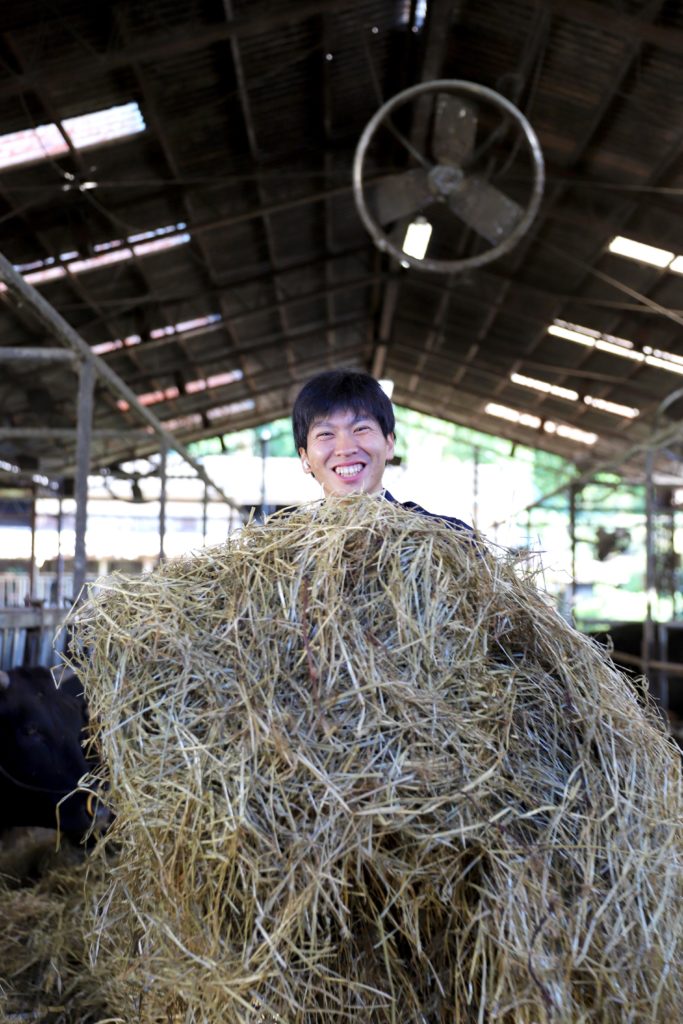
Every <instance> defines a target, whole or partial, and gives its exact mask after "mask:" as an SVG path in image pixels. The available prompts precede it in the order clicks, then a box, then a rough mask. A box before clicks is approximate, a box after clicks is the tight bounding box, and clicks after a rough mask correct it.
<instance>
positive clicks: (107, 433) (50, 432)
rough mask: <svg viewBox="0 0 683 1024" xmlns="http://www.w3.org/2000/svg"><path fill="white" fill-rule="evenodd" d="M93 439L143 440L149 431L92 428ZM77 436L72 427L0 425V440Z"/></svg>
mask: <svg viewBox="0 0 683 1024" xmlns="http://www.w3.org/2000/svg"><path fill="white" fill-rule="evenodd" d="M90 434H91V437H92V438H93V439H95V438H97V439H99V438H102V439H107V438H111V439H112V440H116V439H118V438H121V437H130V438H132V439H133V440H141V441H142V440H144V439H145V438H146V437H149V436H150V435H149V432H148V431H144V430H92V431H91V432H90ZM77 436H78V431H77V430H76V429H74V428H72V427H0V441H11V440H12V439H13V438H17V439H19V440H21V439H23V440H32V439H34V440H40V439H41V438H45V440H48V441H49V440H50V438H54V439H55V440H56V441H75V440H76V438H77Z"/></svg>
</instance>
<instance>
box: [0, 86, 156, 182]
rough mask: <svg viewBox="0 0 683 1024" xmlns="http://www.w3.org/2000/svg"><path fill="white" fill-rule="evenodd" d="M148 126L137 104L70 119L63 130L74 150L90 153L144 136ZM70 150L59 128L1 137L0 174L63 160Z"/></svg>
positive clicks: (53, 126) (45, 126)
mask: <svg viewBox="0 0 683 1024" xmlns="http://www.w3.org/2000/svg"><path fill="white" fill-rule="evenodd" d="M146 127H147V126H146V125H145V121H144V118H143V116H142V112H141V111H140V107H139V106H138V104H137V103H133V102H131V103H124V104H121V105H120V106H116V107H108V108H107V109H105V110H94V111H92V112H91V113H89V114H79V115H78V116H77V117H67V118H65V119H64V120H63V121H62V128H63V130H64V132H65V133H66V135H67V136H68V138H69V139H70V140H71V143H72V145H73V147H74V148H75V149H87V148H89V147H90V146H98V145H99V144H100V143H102V142H115V141H116V140H117V139H123V138H127V137H128V136H131V135H137V134H138V133H139V132H143V131H144V130H145V128H146ZM68 150H69V146H68V144H67V141H66V139H65V138H64V136H63V135H62V132H60V130H59V128H58V126H57V125H56V124H41V125H38V126H37V127H36V128H25V129H23V130H22V131H19V132H10V133H9V134H7V135H0V170H2V169H3V168H6V167H17V166H20V165H21V164H29V163H36V162H38V161H40V160H48V159H49V158H50V157H55V156H63V155H64V153H67V152H68Z"/></svg>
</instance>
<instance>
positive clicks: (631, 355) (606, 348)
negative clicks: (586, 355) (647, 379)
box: [595, 338, 645, 363]
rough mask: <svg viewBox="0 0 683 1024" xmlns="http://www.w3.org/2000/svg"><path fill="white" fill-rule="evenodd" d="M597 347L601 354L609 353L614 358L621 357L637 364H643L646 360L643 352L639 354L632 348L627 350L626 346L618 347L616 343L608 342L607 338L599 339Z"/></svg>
mask: <svg viewBox="0 0 683 1024" xmlns="http://www.w3.org/2000/svg"><path fill="white" fill-rule="evenodd" d="M595 347H596V348H598V349H600V351H601V352H609V353H610V354H611V355H613V356H621V357H622V358H624V359H633V360H634V362H636V363H642V362H643V360H644V359H645V356H644V355H643V353H642V352H638V351H636V350H635V349H632V348H626V346H625V345H618V344H617V343H616V342H614V341H607V340H606V339H605V338H598V340H597V341H596V342H595Z"/></svg>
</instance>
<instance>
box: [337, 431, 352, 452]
mask: <svg viewBox="0 0 683 1024" xmlns="http://www.w3.org/2000/svg"><path fill="white" fill-rule="evenodd" d="M356 447H357V445H356V439H355V437H354V436H353V434H338V435H337V444H336V449H337V455H349V454H350V453H351V452H355V451H356Z"/></svg>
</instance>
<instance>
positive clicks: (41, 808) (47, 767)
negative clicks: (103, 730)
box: [0, 667, 106, 837]
mask: <svg viewBox="0 0 683 1024" xmlns="http://www.w3.org/2000/svg"><path fill="white" fill-rule="evenodd" d="M75 682H77V681H75ZM86 727H87V709H86V705H85V699H84V697H83V695H82V692H80V693H79V687H78V686H74V683H73V682H71V683H67V684H66V685H63V686H61V687H60V688H59V689H58V688H57V687H56V686H55V683H54V680H53V678H52V673H51V672H50V670H49V669H47V668H42V667H33V668H14V669H10V671H9V672H0V827H5V828H9V827H11V826H13V825H41V826H43V827H46V828H56V827H59V828H60V829H61V831H62V832H64V833H66V834H67V835H70V836H73V837H81V836H83V835H84V834H85V833H87V832H88V831H89V830H90V829H91V827H92V826H93V824H97V823H98V822H97V820H94V819H97V818H98V816H99V817H100V818H101V819H103V820H104V818H106V812H103V811H101V810H98V801H96V800H95V799H94V798H93V797H92V796H91V795H90V794H89V793H88V792H84V791H78V790H77V787H78V784H79V780H81V779H82V778H83V776H85V775H87V773H88V772H89V771H90V770H91V769H92V767H93V765H92V763H89V762H88V760H87V758H86V756H85V753H84V750H83V745H82V744H83V741H84V739H85V729H86Z"/></svg>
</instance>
